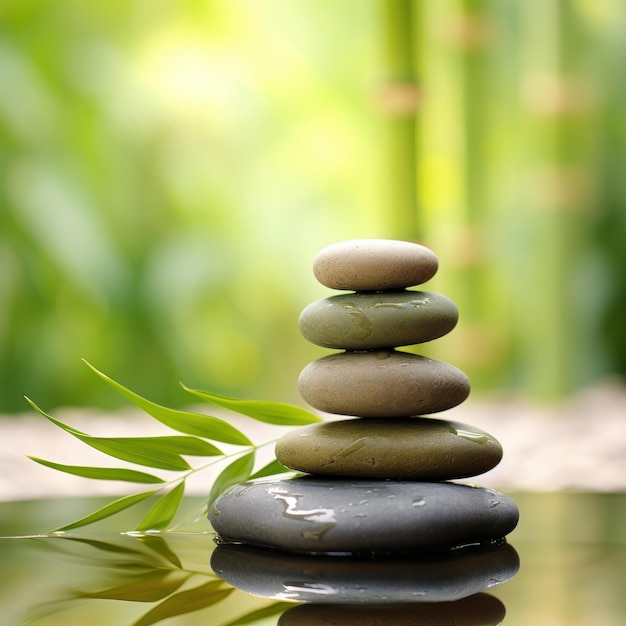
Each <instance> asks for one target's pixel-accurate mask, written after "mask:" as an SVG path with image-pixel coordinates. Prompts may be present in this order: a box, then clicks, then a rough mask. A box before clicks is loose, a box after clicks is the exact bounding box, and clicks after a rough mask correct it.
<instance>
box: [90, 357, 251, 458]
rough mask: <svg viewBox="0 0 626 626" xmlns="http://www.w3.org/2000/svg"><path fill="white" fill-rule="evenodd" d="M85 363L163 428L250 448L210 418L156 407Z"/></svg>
mask: <svg viewBox="0 0 626 626" xmlns="http://www.w3.org/2000/svg"><path fill="white" fill-rule="evenodd" d="M83 361H84V363H85V364H86V365H87V366H88V367H89V368H90V369H91V370H92V371H93V372H94V373H95V374H97V375H98V376H99V377H100V378H101V379H102V380H103V381H105V382H106V383H107V384H108V385H110V386H111V387H113V389H115V391H117V392H118V393H119V394H120V395H122V396H124V397H125V398H126V399H127V400H129V401H130V402H132V403H133V404H134V405H135V406H137V407H139V408H140V409H141V410H142V411H144V412H146V413H147V414H148V415H150V416H152V417H154V419H156V420H158V421H159V422H161V423H162V424H165V425H166V426H169V427H170V428H173V429H174V430H178V431H179V432H182V433H187V434H188V435H198V436H199V437H205V438H206V439H213V440H215V441H222V442H224V443H232V444H236V445H242V446H249V445H252V442H251V441H250V440H249V439H248V438H247V437H246V436H245V435H244V434H243V433H242V432H241V431H240V430H238V429H237V428H235V427H234V426H232V425H231V424H229V423H228V422H225V421H224V420H221V419H219V418H217V417H212V416H210V415H202V414H201V413H190V412H188V411H180V410H177V409H169V408H167V407H164V406H161V405H159V404H155V403H154V402H151V401H150V400H147V399H146V398H143V397H142V396H140V395H138V394H136V393H135V392H134V391H131V390H130V389H127V388H126V387H124V386H123V385H120V384H119V383H118V382H116V381H114V380H113V379H112V378H109V377H108V376H107V375H106V374H104V373H103V372H101V371H100V370H98V369H96V368H95V367H94V366H93V365H91V364H90V363H88V362H87V361H85V360H84V359H83Z"/></svg>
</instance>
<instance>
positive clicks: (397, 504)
mask: <svg viewBox="0 0 626 626" xmlns="http://www.w3.org/2000/svg"><path fill="white" fill-rule="evenodd" d="M518 517H519V512H518V510H517V507H516V506H515V503H514V502H513V501H512V500H510V499H509V498H507V497H506V496H505V495H503V494H501V493H498V492H497V491H493V490H491V489H483V488H480V487H472V486H468V485H460V484H454V483H434V482H410V481H389V480H385V481H381V480H356V479H351V480H348V479H330V478H319V477H312V476H303V477H297V478H286V479H282V480H256V481H247V482H244V483H241V484H240V485H237V486H236V487H233V488H231V489H229V490H228V491H226V492H225V493H223V494H222V495H221V496H219V497H218V498H217V500H216V501H215V502H214V503H213V505H212V506H211V508H210V511H209V518H210V520H211V523H212V525H213V528H214V529H215V531H216V532H217V534H218V535H219V537H220V538H221V540H223V541H226V542H235V543H244V544H250V545H256V546H262V547H268V548H276V549H279V550H286V551H292V552H303V553H338V552H339V553H363V552H390V553H393V552H406V551H409V550H433V549H441V548H448V547H456V546H462V545H467V544H477V543H481V542H489V541H492V540H496V539H500V538H502V537H504V536H505V535H507V534H508V533H509V532H511V531H512V530H513V528H515V526H516V524H517V520H518Z"/></svg>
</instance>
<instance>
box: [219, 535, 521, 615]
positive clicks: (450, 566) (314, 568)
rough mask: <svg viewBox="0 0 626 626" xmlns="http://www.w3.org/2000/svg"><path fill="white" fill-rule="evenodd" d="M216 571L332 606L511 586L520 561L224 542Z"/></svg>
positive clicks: (469, 551) (450, 597)
mask: <svg viewBox="0 0 626 626" xmlns="http://www.w3.org/2000/svg"><path fill="white" fill-rule="evenodd" d="M211 567H212V568H213V571H214V572H215V573H216V574H217V575H218V576H219V577H220V578H222V579H223V580H225V581H226V582H227V583H229V584H231V585H232V586H233V587H236V588H238V589H241V590H242V591H246V592H247V593H251V594H253V595H257V596H262V597H265V598H274V599H280V600H295V601H298V602H312V603H325V604H328V603H332V604H363V603H374V604H382V603H385V604H396V603H400V602H409V603H430V602H437V603H440V602H452V601H455V600H459V599H462V598H465V597H468V596H471V595H474V594H477V593H480V592H482V591H485V590H487V589H490V588H493V587H495V586H497V585H500V584H502V583H504V582H506V581H508V580H510V579H511V578H512V577H513V576H515V574H516V573H517V571H518V569H519V558H518V556H517V552H516V551H515V550H514V549H513V548H512V547H511V546H510V545H509V544H502V545H500V546H494V547H482V548H466V549H462V550H455V551H448V552H443V553H435V554H428V555H424V554H422V555H413V556H407V557H404V558H391V557H384V558H383V557H378V558H375V559H359V558H352V557H347V556H336V557H331V556H320V555H297V554H287V553H284V552H280V551H276V550H263V549H259V548H252V547H250V546H243V545H234V544H223V545H219V546H218V547H217V548H216V549H215V550H214V552H213V555H212V557H211Z"/></svg>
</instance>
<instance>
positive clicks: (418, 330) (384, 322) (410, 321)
mask: <svg viewBox="0 0 626 626" xmlns="http://www.w3.org/2000/svg"><path fill="white" fill-rule="evenodd" d="M458 317H459V312H458V309H457V307H456V305H455V304H454V302H452V300H450V299H449V298H446V297H445V296H442V295H440V294H437V293H431V292H428V291H383V292H375V293H352V294H342V295H339V296H331V297H330V298H324V299H323V300H317V301H316V302H313V303H311V304H309V306H307V307H306V308H305V309H304V311H302V314H301V315H300V321H299V326H300V332H301V333H302V335H303V336H304V337H305V338H306V339H307V340H308V341H310V342H311V343H314V344H317V345H318V346H324V347H325V348H345V349H346V350H370V349H373V348H384V347H396V346H407V345H411V344H416V343H423V342H425V341H431V340H432V339H437V337H442V336H443V335H445V334H447V333H449V332H450V331H451V330H452V329H453V328H454V327H455V325H456V323H457V320H458Z"/></svg>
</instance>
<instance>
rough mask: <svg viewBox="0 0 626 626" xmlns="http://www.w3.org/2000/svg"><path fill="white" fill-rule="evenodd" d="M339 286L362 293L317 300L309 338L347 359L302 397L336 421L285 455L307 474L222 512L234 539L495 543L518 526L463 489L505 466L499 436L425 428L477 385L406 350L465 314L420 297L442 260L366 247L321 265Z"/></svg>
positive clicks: (477, 491) (303, 389)
mask: <svg viewBox="0 0 626 626" xmlns="http://www.w3.org/2000/svg"><path fill="white" fill-rule="evenodd" d="M313 267H314V273H315V276H316V277H317V279H318V280H319V281H320V282H321V283H322V284H323V285H325V286H326V287H329V288H331V289H337V290H344V291H350V293H344V294H340V295H334V296H331V297H328V298H325V299H323V300H319V301H317V302H314V303H312V304H311V305H309V306H308V307H306V309H305V310H304V311H303V312H302V315H301V317H300V329H301V332H302V334H303V335H304V337H305V338H306V339H308V340H309V341H311V342H312V343H314V344H317V345H320V346H323V347H326V348H332V349H338V350H341V352H336V353H334V354H331V355H328V356H325V357H323V358H321V359H318V360H317V361H314V362H313V363H310V364H309V365H308V366H306V367H305V368H304V370H303V371H302V373H301V375H300V379H299V389H300V393H301V395H302V397H303V398H304V399H305V400H306V401H307V402H308V403H309V404H310V405H311V406H313V407H314V408H316V409H318V410H320V411H323V412H326V413H330V414H334V415H340V416H350V417H349V419H332V420H330V421H324V422H321V423H318V424H314V425H312V426H307V427H303V428H299V429H296V430H293V431H291V432H290V433H288V434H287V435H285V436H283V437H282V438H281V439H280V440H279V441H278V443H277V446H276V457H277V459H278V460H279V461H280V462H281V463H282V464H283V465H285V466H286V467H288V468H290V469H293V470H297V471H299V472H303V473H304V474H305V475H304V476H299V477H295V478H283V479H279V480H262V481H249V482H247V483H243V484H241V485H239V486H237V487H235V488H234V489H231V490H230V491H229V492H227V493H225V494H223V495H222V496H221V497H220V498H218V500H217V501H216V502H215V503H214V505H213V507H212V511H211V514H210V518H211V521H212V523H213V526H214V528H215V530H216V532H217V533H218V535H219V536H220V537H221V539H222V540H223V541H226V542H236V543H246V544H253V545H258V546H265V547H271V548H278V549H282V550H287V551H292V552H308V553H323V554H328V553H349V554H354V553H380V552H382V553H398V552H405V551H414V550H433V549H445V548H452V547H459V546H464V545H475V544H484V543H493V542H498V541H500V540H502V539H503V538H504V537H505V535H507V534H508V533H509V532H510V531H511V530H513V528H515V526H516V524H517V520H518V509H517V507H516V505H515V504H514V503H513V502H512V501H511V500H510V499H509V498H507V497H506V496H504V495H503V494H500V493H498V492H496V491H494V490H491V489H484V488H480V487H474V486H468V485H463V484H458V483H454V482H450V481H452V480H454V479H459V478H467V477H471V476H476V475H478V474H482V473H483V472H486V471H488V470H490V469H491V468H493V467H495V466H496V465H497V464H498V463H499V461H500V459H501V458H502V448H501V446H500V444H499V443H498V441H497V440H496V439H494V437H492V436H491V435H490V434H488V433H486V432H484V431H482V430H480V429H477V428H474V427H472V426H468V425H466V424H461V423H458V422H454V421H449V420H442V419H435V418H432V417H425V416H426V415H428V414H431V413H437V412H441V411H445V410H447V409H451V408H453V407H455V406H457V405H459V404H460V403H461V402H463V401H464V400H465V399H466V398H467V396H468V395H469V391H470V384H469V381H468V379H467V377H466V376H465V374H464V373H463V372H461V371H460V370H459V369H457V368H456V367H454V366H452V365H450V364H448V363H445V362H442V361H437V360H434V359H431V358H426V357H423V356H418V355H416V354H412V353H409V352H404V351H400V350H397V349H396V348H398V347H401V346H409V345H413V344H420V343H424V342H428V341H431V340H434V339H437V338H438V337H441V336H443V335H445V334H447V333H449V332H450V331H451V330H452V329H453V328H454V326H455V325H456V323H457V319H458V311H457V307H456V306H455V304H454V303H453V302H452V301H451V300H449V299H448V298H446V297H445V296H442V295H440V294H437V293H433V292H428V291H416V290H411V289H409V288H410V287H415V286H417V285H421V284H423V283H425V282H426V281H428V280H429V279H430V278H432V277H433V276H434V274H435V272H436V271H437V268H438V260H437V257H436V256H435V254H434V253H433V252H432V251H431V250H429V249H428V248H425V247H423V246H421V245H418V244H414V243H409V242H403V241H388V240H378V239H371V240H367V239H366V240H354V241H347V242H342V243H337V244H334V245H331V246H329V247H327V248H325V249H324V250H322V251H321V252H320V253H319V254H318V255H317V257H316V258H315V261H314V266H313Z"/></svg>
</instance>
